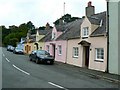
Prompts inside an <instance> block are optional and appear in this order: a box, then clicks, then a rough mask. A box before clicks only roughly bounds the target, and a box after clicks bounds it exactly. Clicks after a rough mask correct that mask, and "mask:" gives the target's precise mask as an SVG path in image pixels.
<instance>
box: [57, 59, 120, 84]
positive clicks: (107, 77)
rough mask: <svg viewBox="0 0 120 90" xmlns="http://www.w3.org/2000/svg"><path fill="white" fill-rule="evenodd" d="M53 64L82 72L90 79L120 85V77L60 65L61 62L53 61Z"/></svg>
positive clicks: (63, 64) (68, 65)
mask: <svg viewBox="0 0 120 90" xmlns="http://www.w3.org/2000/svg"><path fill="white" fill-rule="evenodd" d="M55 64H57V65H60V66H62V67H69V68H71V70H76V71H78V72H83V73H84V74H85V75H88V76H90V77H92V78H96V79H103V80H107V81H109V82H114V83H117V84H119V85H120V75H116V74H110V73H107V72H102V71H97V70H92V69H88V68H83V67H78V66H74V65H70V64H66V63H61V62H57V61H55Z"/></svg>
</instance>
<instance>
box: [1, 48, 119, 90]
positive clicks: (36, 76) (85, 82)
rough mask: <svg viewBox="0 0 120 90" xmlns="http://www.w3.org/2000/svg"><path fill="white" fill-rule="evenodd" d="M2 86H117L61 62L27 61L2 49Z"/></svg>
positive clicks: (24, 57) (66, 87)
mask: <svg viewBox="0 0 120 90" xmlns="http://www.w3.org/2000/svg"><path fill="white" fill-rule="evenodd" d="M2 88H61V89H66V90H67V89H68V90H69V88H118V85H117V84H115V83H112V82H108V81H105V80H100V79H96V78H91V77H89V76H87V75H85V74H84V73H82V72H80V71H79V72H78V71H76V70H75V69H74V67H73V69H71V68H69V67H67V66H62V65H61V64H56V63H55V64H54V65H45V64H36V63H34V62H31V61H29V57H28V56H27V55H18V54H13V53H12V52H9V51H7V50H6V48H3V49H2Z"/></svg>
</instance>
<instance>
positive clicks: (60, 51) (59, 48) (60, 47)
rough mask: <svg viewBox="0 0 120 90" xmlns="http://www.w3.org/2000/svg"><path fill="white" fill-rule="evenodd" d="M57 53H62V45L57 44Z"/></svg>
mask: <svg viewBox="0 0 120 90" xmlns="http://www.w3.org/2000/svg"><path fill="white" fill-rule="evenodd" d="M58 55H62V46H61V45H58Z"/></svg>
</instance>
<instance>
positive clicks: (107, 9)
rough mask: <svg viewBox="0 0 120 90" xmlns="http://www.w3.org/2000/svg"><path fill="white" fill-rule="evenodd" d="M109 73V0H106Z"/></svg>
mask: <svg viewBox="0 0 120 90" xmlns="http://www.w3.org/2000/svg"><path fill="white" fill-rule="evenodd" d="M106 72H107V73H109V0H107V69H106Z"/></svg>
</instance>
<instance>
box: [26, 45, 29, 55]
mask: <svg viewBox="0 0 120 90" xmlns="http://www.w3.org/2000/svg"><path fill="white" fill-rule="evenodd" d="M28 52H29V45H27V46H26V53H28Z"/></svg>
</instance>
